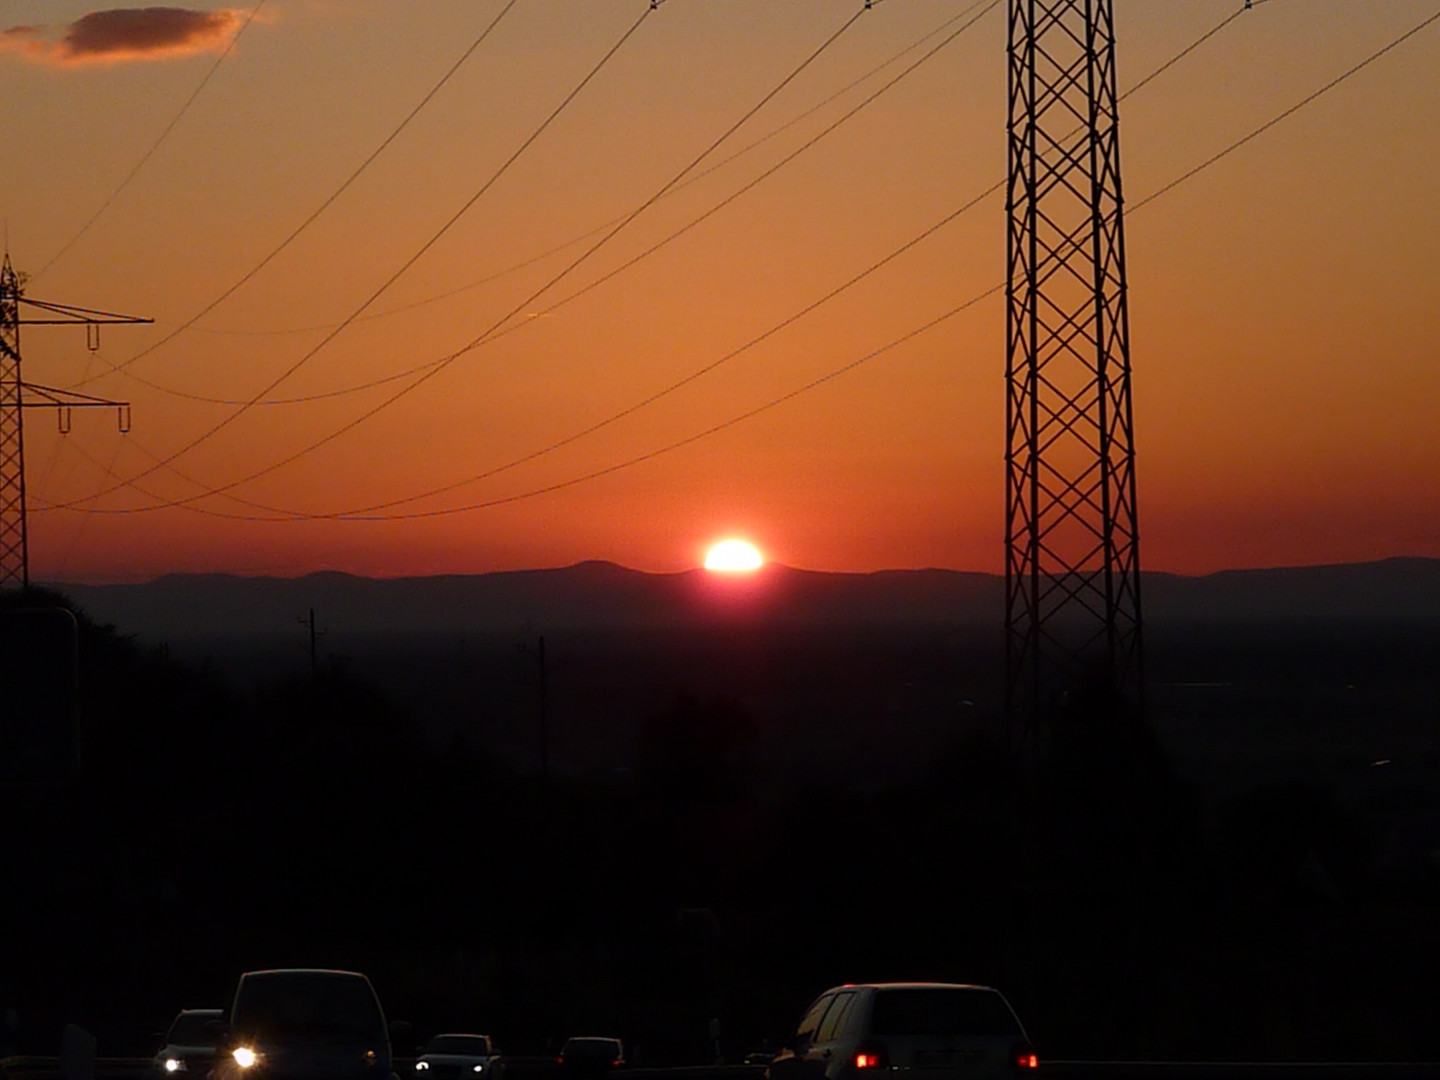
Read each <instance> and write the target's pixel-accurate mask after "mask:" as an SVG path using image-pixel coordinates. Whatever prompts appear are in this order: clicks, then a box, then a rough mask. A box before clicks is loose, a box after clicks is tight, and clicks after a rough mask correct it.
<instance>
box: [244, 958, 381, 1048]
mask: <svg viewBox="0 0 1440 1080" xmlns="http://www.w3.org/2000/svg"><path fill="white" fill-rule="evenodd" d="M231 1026H232V1028H233V1029H234V1031H235V1032H236V1033H237V1034H244V1035H253V1034H260V1035H266V1036H269V1037H271V1038H282V1039H283V1038H287V1037H294V1038H301V1039H318V1040H323V1041H330V1042H349V1041H356V1042H371V1041H376V1040H380V1039H384V1038H385V1036H386V1033H385V1018H384V1016H383V1015H382V1014H381V1012H380V1003H379V1001H377V1000H376V999H375V991H374V990H372V989H371V988H370V984H369V982H367V981H366V980H365V979H361V978H356V977H355V976H347V975H334V974H330V973H328V972H316V973H308V972H307V973H293V972H285V973H278V972H277V973H276V974H273V975H247V976H246V977H245V978H244V979H243V980H242V981H241V983H240V990H239V992H238V993H237V994H236V995H235V1009H234V1016H233V1018H232V1024H231Z"/></svg>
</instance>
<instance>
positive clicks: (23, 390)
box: [0, 251, 155, 589]
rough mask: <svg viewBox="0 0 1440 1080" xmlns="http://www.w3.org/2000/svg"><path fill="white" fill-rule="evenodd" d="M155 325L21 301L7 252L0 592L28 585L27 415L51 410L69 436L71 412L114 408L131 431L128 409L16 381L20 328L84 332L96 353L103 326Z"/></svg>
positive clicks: (1, 319)
mask: <svg viewBox="0 0 1440 1080" xmlns="http://www.w3.org/2000/svg"><path fill="white" fill-rule="evenodd" d="M22 305H24V306H28V307H32V308H34V309H36V311H37V312H38V313H39V314H37V315H36V317H34V318H22V317H21V314H20V311H21V306H22ZM154 321H155V320H154V319H145V318H140V317H139V316H135V315H116V314H115V313H113V312H109V311H96V310H94V309H93V308H81V307H73V306H71V305H69V304H54V303H49V302H47V301H43V300H32V299H31V298H29V297H27V296H26V295H25V286H24V282H23V281H22V280H21V278H20V276H19V275H18V274H16V273H15V268H14V267H13V266H11V265H10V253H9V252H8V251H7V252H5V257H4V262H3V264H0V588H6V587H13V586H17V585H18V586H19V587H20V588H22V589H23V588H27V587H28V586H29V584H30V550H29V543H28V538H27V530H26V523H25V423H24V413H25V410H26V409H55V410H56V413H57V415H58V417H59V421H60V430H61V432H68V431H69V430H70V413H71V410H72V409H97V408H113V409H116V410H118V412H119V418H120V430H121V431H128V430H129V429H130V403H129V402H126V401H110V400H108V399H106V398H98V397H92V396H90V395H89V394H79V393H76V392H75V391H73V390H58V389H55V388H54V387H49V386H36V385H34V384H31V383H27V382H25V381H24V380H23V379H22V378H21V376H20V327H21V326H22V325H26V324H30V325H40V326H80V325H83V326H84V327H85V333H86V344H87V345H88V346H89V347H90V349H91V350H92V351H93V350H95V349H98V348H99V347H100V327H101V326H102V325H104V324H106V323H127V324H129V323H150V322H154Z"/></svg>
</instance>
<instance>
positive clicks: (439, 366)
mask: <svg viewBox="0 0 1440 1080" xmlns="http://www.w3.org/2000/svg"><path fill="white" fill-rule="evenodd" d="M654 10H655V6H653V5H652V6H650V7H647V8H646V9H645V11H643V12H642V13H641V15H640V18H639V19H637V20H636V21H635V23H634V24H633V25H632V26H631V27H630V29H629V30H628V31H626V33H625V34H624V35H623V36H622V37H621V38H620V40H619V41H618V42H616V43H615V45H614V46H613V47H612V48H611V49H610V51H609V52H608V53H606V54H605V56H604V57H603V58H602V59H601V61H600V62H599V63H598V64H597V65H596V66H595V68H594V69H592V70H591V72H590V73H589V74H588V75H587V76H586V77H585V78H584V79H583V80H582V81H581V82H580V84H579V85H578V86H576V88H575V89H574V90H573V91H571V93H570V95H569V96H568V97H567V98H566V99H565V101H564V102H562V103H561V105H560V106H559V107H558V108H557V109H556V111H555V112H554V113H552V114H551V116H550V117H549V118H548V119H547V120H546V121H545V123H544V124H542V125H541V127H540V128H539V129H537V131H536V132H535V133H534V134H533V135H532V136H531V137H530V138H529V139H527V140H526V142H525V143H524V145H522V146H521V148H520V149H519V150H517V151H516V152H515V154H514V155H513V156H512V157H511V158H510V160H509V161H507V162H506V164H505V165H504V166H502V168H501V172H503V171H504V169H506V168H508V167H509V165H510V164H511V163H512V162H513V161H514V160H515V159H516V158H517V157H519V155H520V154H521V153H522V152H523V151H524V150H525V148H526V147H528V146H529V145H530V144H531V143H532V142H534V140H535V139H536V138H538V137H539V135H540V133H541V132H542V131H544V129H545V128H546V127H548V126H549V124H550V122H551V121H553V120H554V119H555V117H556V116H558V115H559V114H560V111H561V110H563V109H564V107H565V106H566V105H568V104H569V103H570V101H572V100H573V99H574V97H575V96H576V95H577V94H578V93H579V92H580V90H581V89H583V88H584V86H585V85H586V84H587V83H588V82H589V81H590V80H591V79H592V78H594V76H595V75H596V74H598V73H599V71H600V69H601V68H602V67H604V65H605V64H606V63H607V62H608V61H609V59H610V58H611V57H612V56H614V55H615V53H616V52H618V51H619V49H620V47H621V46H622V45H624V44H625V42H626V41H628V40H629V39H630V36H631V35H632V34H634V33H635V31H636V30H638V29H639V28H640V26H641V24H642V23H643V22H644V21H645V19H646V17H648V16H649V14H650V13H651V12H652V11H654ZM864 11H865V9H864V8H861V9H859V10H857V11H856V12H855V13H854V14H853V15H852V16H851V17H850V18H849V19H847V20H846V21H845V22H844V23H843V24H841V26H840V28H839V29H837V30H836V31H835V32H834V33H833V34H831V35H830V37H829V38H827V39H826V40H825V42H824V43H823V44H821V45H820V47H819V48H817V49H816V50H815V51H814V52H813V53H811V54H810V55H809V56H808V57H806V58H805V60H803V61H802V62H801V63H800V65H799V66H798V67H796V68H795V69H794V70H793V71H791V72H790V74H788V75H786V76H785V78H783V79H782V80H781V81H780V82H779V83H778V84H777V85H776V86H775V87H774V88H773V89H771V90H770V91H769V92H768V93H767V94H766V95H765V96H764V97H762V98H761V99H760V101H759V102H757V103H756V104H755V105H754V106H753V107H752V108H751V109H750V110H749V111H748V112H746V113H745V114H744V115H743V116H742V117H740V119H739V120H737V121H735V123H733V124H732V125H731V126H730V127H729V128H728V129H727V130H726V131H725V132H724V133H723V134H722V135H721V136H720V137H719V138H717V139H716V140H715V141H714V142H712V143H711V144H710V145H709V146H708V147H706V148H705V149H704V150H703V151H701V153H700V154H699V156H698V157H696V158H695V159H694V160H693V161H691V162H690V163H689V164H688V165H686V166H685V167H684V168H683V169H681V170H680V172H679V173H677V174H676V175H675V176H674V177H673V178H672V179H671V180H670V181H668V182H667V183H666V184H665V185H664V186H663V187H661V188H660V189H659V190H657V191H656V192H655V194H653V195H652V196H651V197H650V198H649V199H647V200H646V201H645V202H644V203H642V204H641V205H640V206H639V207H637V208H636V209H635V210H633V211H632V212H631V213H630V214H629V215H628V216H627V217H626V218H625V220H624V221H622V222H621V223H620V224H618V225H616V226H615V227H614V228H613V229H611V230H610V231H609V232H608V233H606V234H605V235H604V236H603V237H601V238H600V239H599V240H597V241H596V242H595V243H594V244H593V245H591V246H590V247H589V248H588V249H587V250H586V251H585V252H584V253H583V254H582V255H580V256H579V257H578V258H576V259H575V260H574V261H573V262H571V263H570V264H569V265H568V266H566V267H565V268H564V269H563V270H561V271H560V272H559V273H558V274H556V275H555V276H554V277H552V278H551V279H550V280H549V281H547V282H546V283H545V284H544V285H542V286H541V287H540V288H539V289H537V290H536V291H535V292H533V293H532V294H531V295H530V296H528V297H526V299H524V300H523V301H521V302H520V303H519V304H518V305H516V306H515V307H514V308H513V309H511V310H510V311H509V312H507V313H506V314H505V315H503V316H501V318H500V319H498V320H497V321H496V322H495V323H493V324H492V325H491V326H490V328H489V329H487V330H485V331H484V332H483V333H482V334H480V335H479V336H478V337H476V338H475V339H474V340H472V341H471V342H470V343H469V344H468V345H466V346H464V347H463V348H461V349H459V350H457V351H456V352H454V353H451V354H450V355H449V356H447V357H445V358H443V359H442V360H441V361H439V362H438V363H436V364H434V365H432V366H431V367H430V369H429V370H427V371H426V372H425V373H424V374H422V375H421V376H420V377H419V378H417V379H416V380H415V381H414V382H412V383H410V384H409V385H407V386H405V387H402V388H401V389H400V390H398V391H396V392H395V393H394V394H392V395H390V397H388V398H386V399H385V400H384V401H382V402H380V404H378V405H376V406H374V407H372V408H371V409H369V410H368V411H366V412H364V413H362V414H361V415H360V416H358V417H356V418H355V419H353V420H351V421H349V422H348V423H346V424H344V425H342V426H341V427H339V428H337V429H336V430H334V431H332V432H330V434H328V435H326V436H325V437H323V438H321V439H319V440H317V441H316V442H313V443H311V444H310V445H309V446H306V447H304V448H302V449H300V450H297V451H295V452H294V453H293V454H290V455H288V456H287V457H285V458H282V459H280V460H278V461H275V462H272V463H271V464H270V465H268V466H266V467H265V468H263V469H260V470H257V471H256V472H253V473H251V474H249V475H248V476H244V477H241V478H239V479H237V480H232V481H230V482H229V483H227V484H224V485H221V486H219V487H215V488H212V489H210V490H208V491H204V492H201V493H200V494H198V495H193V496H190V497H188V498H185V499H180V500H173V501H172V502H171V503H170V504H169V505H181V504H183V503H188V502H193V501H194V500H195V499H200V498H205V497H206V496H208V495H211V494H218V493H220V492H224V491H228V490H230V489H231V488H235V487H239V486H240V485H241V484H245V483H248V482H250V481H251V480H255V479H258V478H259V477H261V476H265V475H267V474H269V473H271V472H274V471H275V470H276V469H280V468H283V467H284V466H286V465H288V464H290V463H291V462H293V461H295V460H297V459H299V458H301V457H304V456H305V455H307V454H310V453H312V452H314V451H315V450H318V449H319V448H320V447H322V446H324V445H325V444H327V443H329V442H331V441H333V440H335V439H337V438H339V437H340V436H342V435H344V434H345V433H347V432H349V431H351V430H353V429H354V428H356V427H358V426H359V425H360V424H362V423H364V422H365V421H366V420H369V419H370V418H371V417H373V416H375V415H376V414H377V413H379V412H381V411H382V410H384V409H386V408H389V407H390V406H391V405H393V404H394V403H395V402H397V401H399V400H400V399H401V398H403V397H405V396H406V395H408V394H410V393H411V392H412V391H414V390H416V389H418V388H419V387H420V386H422V385H423V384H424V383H426V382H428V381H429V380H430V379H432V378H434V377H435V376H436V375H438V374H439V373H440V372H441V371H443V370H444V369H445V368H446V367H448V366H449V365H450V364H452V363H454V361H456V360H457V359H459V358H460V357H461V356H463V355H465V354H466V353H468V352H470V351H471V350H473V349H474V348H475V347H476V346H478V345H479V344H480V343H481V342H482V341H483V340H484V339H485V338H487V337H489V336H490V335H491V334H493V333H494V332H495V331H496V330H498V329H499V328H500V327H502V326H503V325H504V324H505V323H507V322H509V321H510V320H511V319H512V318H514V317H515V316H516V315H518V314H519V313H520V312H522V311H524V310H525V308H526V307H528V306H529V305H530V304H532V303H534V301H535V300H537V299H539V297H541V296H543V295H544V294H545V293H546V292H548V291H549V290H550V289H552V288H553V287H554V286H555V285H557V284H559V283H560V282H561V281H562V280H564V279H565V278H566V277H567V276H568V275H569V274H570V273H571V272H572V271H574V270H575V269H576V268H578V267H579V266H580V265H581V264H582V263H584V262H585V261H586V260H587V259H589V258H590V256H591V255H593V254H594V253H595V252H596V251H598V250H599V249H600V248H601V247H602V246H604V245H605V244H606V243H608V242H609V241H610V240H611V239H613V238H614V237H615V236H616V235H617V234H618V233H619V232H620V231H621V230H622V229H624V228H625V227H626V226H627V225H629V224H630V223H631V222H632V221H634V220H635V219H636V218H637V217H639V216H640V215H641V214H642V213H644V212H645V211H646V210H648V209H649V208H650V207H651V206H652V205H653V204H654V203H655V202H656V201H657V200H658V199H660V198H661V197H662V196H663V195H664V194H665V193H666V192H667V191H669V190H670V189H671V188H673V187H674V186H675V185H676V184H678V183H679V182H680V181H681V180H683V179H684V178H685V176H686V175H687V174H688V173H690V172H692V171H693V170H694V169H695V168H696V167H697V166H698V165H699V164H700V162H702V161H704V160H705V158H707V157H708V156H709V155H710V154H712V153H713V152H714V151H715V150H716V149H717V148H718V147H719V146H720V145H721V144H722V143H724V142H725V140H726V139H728V138H729V137H730V136H731V135H733V134H734V133H735V132H736V131H737V130H738V129H739V128H740V127H741V126H743V125H744V124H745V123H746V122H747V121H748V120H749V119H750V118H751V117H753V116H754V115H755V114H756V113H757V112H759V111H760V110H761V109H762V108H764V107H765V105H766V104H767V103H769V102H770V101H771V100H772V99H773V98H774V97H775V96H776V95H777V94H779V93H780V92H781V91H782V90H783V89H784V88H785V87H786V86H788V85H789V84H790V83H791V82H792V81H794V80H795V79H796V78H798V77H799V75H800V74H801V72H803V71H804V70H805V69H806V68H808V67H809V66H810V65H811V64H812V63H814V62H815V60H817V59H818V58H819V57H820V56H821V55H822V54H823V53H824V52H825V51H826V50H827V49H829V48H830V47H831V46H832V45H833V44H834V43H835V42H836V41H838V40H839V39H840V37H841V36H842V35H843V34H844V33H845V31H846V30H848V29H849V28H850V27H851V26H853V25H854V24H855V22H856V21H857V20H858V19H859V18H860V16H861V15H862V14H863V13H864ZM499 175H500V173H498V172H497V173H496V175H495V176H494V177H492V178H491V180H490V181H488V182H487V183H486V185H485V187H483V188H482V189H481V190H480V191H478V192H476V194H475V195H474V196H473V197H472V198H471V200H470V201H469V202H468V203H467V204H466V205H465V206H464V207H462V209H461V210H460V211H459V213H457V214H456V215H455V217H453V218H451V220H450V222H448V223H447V224H446V226H445V229H448V228H449V227H450V225H453V224H454V223H455V222H456V221H458V220H459V217H460V215H461V214H463V213H464V212H465V210H468V209H469V207H470V206H472V205H473V204H474V203H475V201H476V200H477V199H479V197H480V195H482V194H483V193H484V191H485V190H487V189H488V188H489V186H490V184H493V183H494V181H495V180H496V179H498V178H499ZM444 231H445V230H444V229H442V231H441V233H437V234H436V235H435V236H434V237H432V239H431V240H430V241H429V242H427V243H426V245H425V246H424V247H422V248H421V249H420V251H419V252H417V253H416V254H415V255H414V256H413V257H412V258H411V259H410V260H409V261H408V262H407V263H406V264H405V265H404V266H402V267H401V268H400V270H398V271H396V273H395V274H394V275H392V277H391V278H390V280H389V281H388V282H387V283H386V284H385V285H384V286H382V287H381V289H380V290H378V291H377V292H376V293H374V294H373V295H372V297H371V299H370V300H367V301H366V303H365V304H363V305H361V307H360V308H359V309H357V310H356V312H355V313H354V314H355V315H358V314H359V313H360V312H361V311H363V310H364V308H365V307H367V306H368V305H369V303H370V302H371V301H373V300H374V299H375V298H376V297H378V296H379V295H380V293H381V292H383V291H384V290H385V289H386V288H388V287H389V285H390V284H391V283H393V282H394V281H395V280H396V279H397V278H399V276H400V275H401V274H403V273H404V272H405V270H406V269H408V267H409V266H410V265H411V264H413V263H414V262H415V260H416V259H418V258H419V257H420V255H422V254H423V253H424V252H425V251H426V250H427V249H428V248H429V247H430V245H431V244H433V243H435V241H436V240H438V239H439V237H440V236H441V235H443V232H444ZM353 317H354V316H353V315H352V319H353ZM347 325H349V320H347V322H346V323H344V324H342V325H341V326H340V327H338V328H337V329H336V330H335V331H333V332H332V333H331V334H329V335H328V336H327V337H326V338H325V339H324V340H323V341H321V342H320V344H319V345H317V346H315V348H313V349H311V350H310V352H308V353H307V354H306V355H305V356H303V357H301V359H300V360H299V361H297V362H296V363H295V364H294V365H292V366H291V367H290V368H289V369H288V370H287V371H286V372H284V373H283V374H281V375H280V376H279V377H278V378H276V379H274V380H272V381H271V383H270V384H269V385H268V386H266V387H265V388H264V389H263V390H261V391H260V393H259V394H257V395H256V396H255V398H253V399H251V401H250V403H249V404H247V405H246V406H244V407H242V408H241V409H240V410H238V411H237V412H235V413H232V414H231V415H230V416H229V417H227V418H226V419H225V420H223V421H222V422H221V423H219V424H217V425H215V426H213V427H212V428H211V429H210V430H209V431H208V432H206V433H205V434H203V435H201V436H199V437H198V438H196V439H194V440H192V441H191V442H190V443H188V444H187V445H186V446H184V447H182V448H181V449H180V450H178V451H176V452H174V453H173V454H171V455H169V456H168V457H167V458H166V459H165V460H164V461H163V462H161V463H160V464H159V465H155V466H152V467H151V468H149V469H146V470H144V471H143V472H141V473H139V474H138V475H137V476H135V477H133V478H132V479H137V480H138V479H142V478H143V477H145V476H148V475H150V474H151V473H153V472H155V471H156V469H158V468H160V467H161V465H167V464H169V463H170V462H172V461H175V460H176V459H177V458H179V457H181V456H182V455H183V454H185V453H187V452H188V451H190V450H191V449H193V448H194V447H196V446H198V445H199V444H200V443H201V442H204V441H205V440H206V439H208V438H210V437H211V436H213V435H214V434H215V433H217V432H218V431H220V430H221V429H222V428H224V427H225V426H227V425H228V424H229V423H230V422H231V421H233V420H235V419H236V418H237V417H239V416H240V415H241V414H242V413H243V412H244V411H245V410H246V409H248V408H249V407H250V406H251V405H254V404H255V403H256V402H257V401H259V400H260V399H261V398H263V397H264V395H265V394H267V393H269V392H270V391H271V390H273V389H274V388H275V387H276V386H277V385H279V383H280V382H282V381H283V380H285V379H286V378H288V377H289V376H290V375H291V374H293V373H294V372H295V371H296V370H298V369H299V367H300V365H302V364H303V363H305V362H306V361H307V360H308V359H310V357H312V356H314V355H315V354H316V353H317V352H319V350H320V349H321V348H323V347H324V346H325V345H326V344H327V343H328V342H329V341H331V340H333V339H334V337H335V336H336V335H338V334H339V333H340V332H341V330H343V329H344V328H345V326H347ZM115 490H118V488H116V487H111V488H109V489H106V490H104V491H100V492H97V493H96V494H95V495H92V496H89V497H87V498H86V499H83V500H76V501H78V502H88V501H92V500H94V499H96V498H99V497H101V496H103V495H106V494H109V493H110V492H111V491H115Z"/></svg>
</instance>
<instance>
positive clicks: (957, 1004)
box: [765, 982, 1040, 1080]
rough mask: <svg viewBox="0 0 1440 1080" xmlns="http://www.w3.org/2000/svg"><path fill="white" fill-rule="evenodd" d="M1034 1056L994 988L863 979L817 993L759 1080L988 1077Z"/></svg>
mask: <svg viewBox="0 0 1440 1080" xmlns="http://www.w3.org/2000/svg"><path fill="white" fill-rule="evenodd" d="M1039 1064H1040V1059H1039V1057H1038V1055H1037V1054H1036V1053H1035V1048H1034V1046H1032V1045H1031V1043H1030V1037H1029V1036H1028V1035H1026V1033H1025V1028H1024V1027H1023V1026H1022V1025H1021V1023H1020V1019H1019V1017H1017V1016H1016V1015H1015V1010H1014V1009H1012V1008H1011V1007H1010V1003H1009V1002H1008V1001H1006V1000H1005V997H1004V995H1002V994H1001V993H1000V991H998V990H996V989H994V988H993V987H989V986H975V985H971V984H968V983H920V982H915V983H867V984H857V985H846V986H836V987H833V988H831V989H829V990H826V991H825V992H824V993H823V994H821V995H820V996H819V997H818V998H816V999H815V1001H814V1002H813V1003H812V1004H811V1006H810V1007H809V1008H808V1009H806V1010H805V1015H804V1016H803V1017H802V1019H801V1020H800V1023H799V1025H798V1026H797V1027H796V1029H795V1033H794V1034H793V1035H792V1036H791V1037H790V1039H789V1040H788V1041H787V1042H786V1043H785V1045H784V1046H782V1047H781V1048H780V1050H779V1051H778V1052H777V1053H776V1055H775V1057H774V1058H773V1059H771V1062H770V1065H769V1067H768V1068H767V1069H766V1072H765V1076H766V1080H865V1078H867V1077H876V1078H877V1080H878V1078H879V1077H881V1076H883V1075H885V1074H888V1073H897V1072H899V1073H904V1074H905V1076H906V1080H995V1078H999V1077H1007V1076H1012V1075H1013V1074H1014V1073H1016V1072H1020V1071H1024V1070H1028V1069H1034V1068H1038V1066H1039Z"/></svg>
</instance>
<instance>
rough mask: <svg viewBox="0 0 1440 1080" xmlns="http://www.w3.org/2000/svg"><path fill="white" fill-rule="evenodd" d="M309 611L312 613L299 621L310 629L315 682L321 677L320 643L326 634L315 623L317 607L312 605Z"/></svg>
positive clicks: (312, 667)
mask: <svg viewBox="0 0 1440 1080" xmlns="http://www.w3.org/2000/svg"><path fill="white" fill-rule="evenodd" d="M309 612H310V614H309V615H308V616H307V617H305V618H302V619H299V620H298V621H299V623H300V625H301V626H304V627H306V628H308V629H309V631H310V679H311V681H312V682H313V681H314V680H315V679H317V678H319V677H320V649H319V644H320V638H322V637H324V636H325V631H324V630H320V629H318V628H317V627H316V625H315V609H314V608H313V607H312V608H310V609H309Z"/></svg>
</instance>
